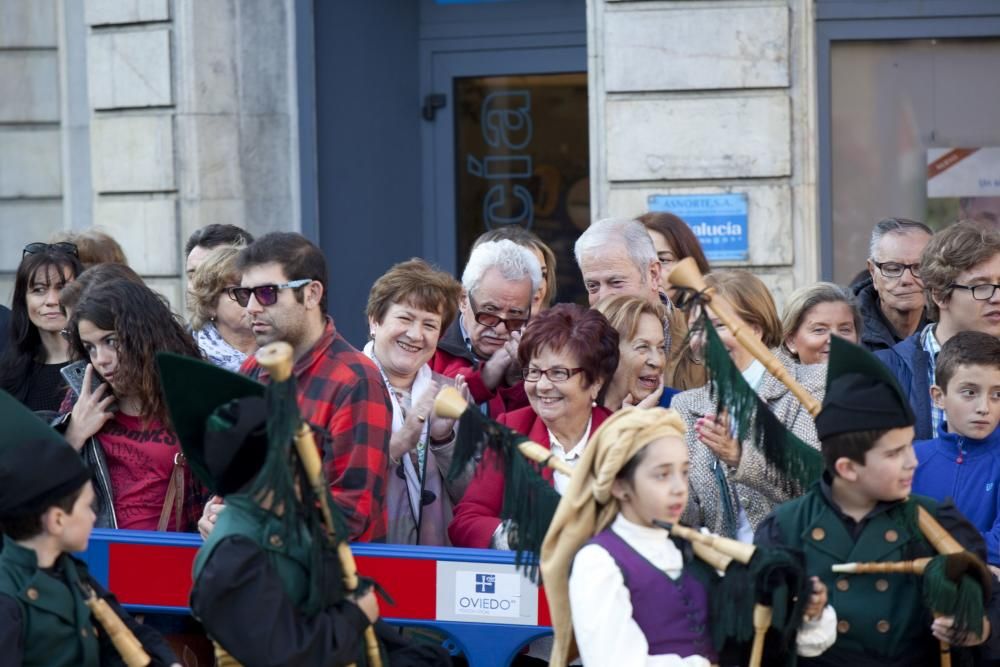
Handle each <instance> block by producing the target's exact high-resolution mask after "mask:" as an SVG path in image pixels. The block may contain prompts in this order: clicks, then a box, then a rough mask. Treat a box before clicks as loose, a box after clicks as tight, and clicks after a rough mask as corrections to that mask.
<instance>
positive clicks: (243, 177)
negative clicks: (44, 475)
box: [0, 0, 300, 310]
mask: <svg viewBox="0 0 1000 667" xmlns="http://www.w3.org/2000/svg"><path fill="white" fill-rule="evenodd" d="M293 7H294V1H293V0H3V2H0V86H2V87H3V91H4V94H2V95H0V290H3V293H2V296H3V297H4V300H7V297H9V294H10V289H9V286H10V284H11V283H12V280H13V277H12V275H11V274H10V272H12V271H14V270H15V269H16V267H17V264H18V262H19V261H20V249H21V247H22V246H23V245H24V243H26V242H28V241H33V240H45V239H47V238H48V237H49V236H50V235H51V234H52V233H53V232H55V231H57V230H59V229H83V228H86V227H89V226H91V225H96V226H98V227H100V228H102V229H104V230H105V231H108V232H110V233H111V234H113V235H114V236H115V238H117V239H118V241H119V242H120V243H121V244H122V246H123V247H124V249H125V252H126V254H127V255H128V257H129V262H130V264H131V265H132V267H133V268H135V269H136V270H137V271H138V272H139V273H140V274H142V275H143V276H144V277H146V278H147V279H148V280H149V282H150V284H151V285H152V286H154V287H155V288H157V289H159V290H160V291H162V292H163V293H164V294H165V295H166V296H167V297H168V298H169V299H170V301H171V303H172V304H173V305H174V307H175V308H176V309H178V310H179V309H181V308H182V304H183V299H182V291H181V276H182V274H183V264H184V257H182V255H183V245H184V242H185V241H186V239H187V237H188V235H190V233H191V232H192V231H193V230H194V229H196V228H198V227H201V226H203V225H206V224H209V223H213V222H219V223H229V224H235V225H240V226H242V227H245V228H247V229H249V230H251V231H252V232H254V233H258V234H259V233H264V232H267V231H271V230H274V229H290V230H295V229H299V228H300V215H299V210H300V206H299V202H298V194H297V193H298V188H297V182H298V148H297V140H298V137H297V106H296V104H297V103H296V101H295V98H296V89H295V59H294V31H293V27H294V13H293ZM9 91H13V94H9ZM68 192H70V193H72V197H69V196H68V195H67V193H68Z"/></svg>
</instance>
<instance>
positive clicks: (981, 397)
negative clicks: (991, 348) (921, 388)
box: [931, 364, 1000, 440]
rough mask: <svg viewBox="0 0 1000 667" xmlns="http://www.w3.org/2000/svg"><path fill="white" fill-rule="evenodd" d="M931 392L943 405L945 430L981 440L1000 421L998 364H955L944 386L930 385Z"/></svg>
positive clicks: (937, 402) (941, 406)
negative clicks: (955, 366)
mask: <svg viewBox="0 0 1000 667" xmlns="http://www.w3.org/2000/svg"><path fill="white" fill-rule="evenodd" d="M931 396H932V397H933V398H934V404H935V405H936V406H937V407H939V408H944V412H945V414H946V415H947V417H948V431H950V432H951V433H957V434H958V435H962V436H965V437H966V438H973V439H975V440H982V439H983V438H985V437H987V436H989V435H990V434H991V433H993V429H995V428H996V427H997V423H998V422H1000V368H996V367H994V366H981V365H978V364H977V365H969V366H959V367H958V368H956V369H955V374H954V375H953V376H952V377H951V379H950V380H949V381H948V386H947V387H944V388H943V389H942V388H941V387H939V386H938V385H934V386H933V387H931Z"/></svg>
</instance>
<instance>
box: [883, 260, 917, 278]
mask: <svg viewBox="0 0 1000 667" xmlns="http://www.w3.org/2000/svg"><path fill="white" fill-rule="evenodd" d="M872 264H874V265H875V266H877V267H878V270H879V271H880V272H881V273H882V275H883V276H885V277H886V278H898V277H900V276H901V275H903V271H906V270H907V269H909V270H910V275H911V276H913V277H914V278H919V277H920V265H919V264H901V263H900V262H876V261H875V260H874V259H873V260H872Z"/></svg>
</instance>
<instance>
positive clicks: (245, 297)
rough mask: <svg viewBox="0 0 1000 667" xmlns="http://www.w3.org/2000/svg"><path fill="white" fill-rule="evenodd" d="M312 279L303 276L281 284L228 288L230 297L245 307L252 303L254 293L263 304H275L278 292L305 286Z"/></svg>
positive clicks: (258, 301)
mask: <svg viewBox="0 0 1000 667" xmlns="http://www.w3.org/2000/svg"><path fill="white" fill-rule="evenodd" d="M311 282H312V280H311V279H309V278H301V279H299V280H293V281H291V282H287V283H282V284H281V285H257V286H256V287H230V288H229V289H227V290H226V292H227V293H228V294H229V298H230V299H232V300H233V301H235V302H236V303H238V304H240V305H241V306H243V307H244V308H246V307H247V304H249V303H250V295H251V294H253V295H254V297H255V298H256V299H257V303H259V304H260V305H262V306H273V305H274V304H275V303H277V302H278V292H280V291H281V290H283V289H298V288H299V287H305V286H306V285H308V284H309V283H311Z"/></svg>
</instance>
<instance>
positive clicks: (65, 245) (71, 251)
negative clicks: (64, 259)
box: [21, 241, 80, 259]
mask: <svg viewBox="0 0 1000 667" xmlns="http://www.w3.org/2000/svg"><path fill="white" fill-rule="evenodd" d="M47 250H55V251H56V252H61V253H64V254H67V255H73V256H74V257H79V256H80V251H79V249H77V247H76V244H75V243H70V242H69V241H60V242H59V243H42V242H40V241H36V242H35V243H29V244H28V245H26V246H24V250H22V251H21V259H24V258H25V257H27V256H28V255H37V254H38V253H40V252H45V251H47Z"/></svg>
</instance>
